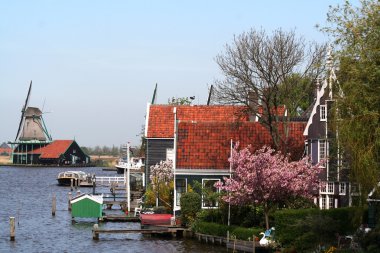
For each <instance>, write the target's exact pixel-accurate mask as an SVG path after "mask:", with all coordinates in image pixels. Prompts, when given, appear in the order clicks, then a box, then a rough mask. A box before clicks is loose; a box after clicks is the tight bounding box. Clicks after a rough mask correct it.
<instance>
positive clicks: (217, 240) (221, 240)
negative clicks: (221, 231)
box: [194, 233, 269, 253]
mask: <svg viewBox="0 0 380 253" xmlns="http://www.w3.org/2000/svg"><path fill="white" fill-rule="evenodd" d="M194 236H195V238H196V239H197V240H198V241H200V242H205V243H211V244H218V245H224V246H226V247H227V248H228V249H233V250H234V251H238V252H256V253H259V252H269V249H268V247H264V246H261V245H260V244H259V242H258V241H242V240H232V239H230V240H227V237H221V236H214V235H206V234H200V233H195V234H194Z"/></svg>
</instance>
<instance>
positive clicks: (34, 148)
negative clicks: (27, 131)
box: [13, 140, 90, 165]
mask: <svg viewBox="0 0 380 253" xmlns="http://www.w3.org/2000/svg"><path fill="white" fill-rule="evenodd" d="M13 163H14V164H40V165H85V164H89V163H90V157H89V156H88V155H87V154H85V153H84V152H83V150H82V149H81V148H80V147H79V145H78V144H77V142H76V141H75V140H55V141H53V142H51V143H40V142H39V143H35V144H33V143H23V144H19V145H18V146H17V147H16V149H15V150H14V152H13Z"/></svg>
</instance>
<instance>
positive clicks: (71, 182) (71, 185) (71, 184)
mask: <svg viewBox="0 0 380 253" xmlns="http://www.w3.org/2000/svg"><path fill="white" fill-rule="evenodd" d="M70 190H71V191H73V179H70Z"/></svg>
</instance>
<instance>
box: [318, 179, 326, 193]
mask: <svg viewBox="0 0 380 253" xmlns="http://www.w3.org/2000/svg"><path fill="white" fill-rule="evenodd" d="M319 193H324V194H326V193H327V182H321V184H320V186H319Z"/></svg>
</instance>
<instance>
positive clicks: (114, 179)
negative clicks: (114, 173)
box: [95, 177, 126, 186]
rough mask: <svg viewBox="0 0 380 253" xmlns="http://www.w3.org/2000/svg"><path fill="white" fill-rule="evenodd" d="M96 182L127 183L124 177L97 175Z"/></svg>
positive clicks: (100, 184)
mask: <svg viewBox="0 0 380 253" xmlns="http://www.w3.org/2000/svg"><path fill="white" fill-rule="evenodd" d="M95 182H96V185H97V186H110V185H111V184H116V185H120V184H123V185H125V183H126V182H125V178H124V177H95Z"/></svg>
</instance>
